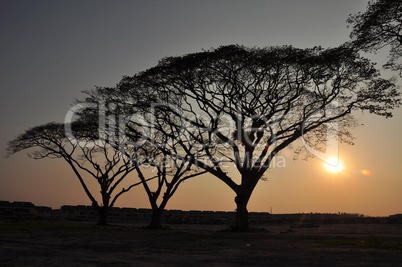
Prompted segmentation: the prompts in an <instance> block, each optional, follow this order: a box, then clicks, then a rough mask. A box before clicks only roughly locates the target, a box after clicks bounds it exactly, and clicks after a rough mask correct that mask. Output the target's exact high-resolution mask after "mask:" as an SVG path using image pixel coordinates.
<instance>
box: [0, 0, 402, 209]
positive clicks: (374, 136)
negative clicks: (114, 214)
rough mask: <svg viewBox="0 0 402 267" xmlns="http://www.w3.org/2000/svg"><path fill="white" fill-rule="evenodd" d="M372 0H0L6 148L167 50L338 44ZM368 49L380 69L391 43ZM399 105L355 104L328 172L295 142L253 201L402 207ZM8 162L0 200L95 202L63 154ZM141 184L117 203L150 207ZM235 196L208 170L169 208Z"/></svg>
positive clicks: (0, 179)
mask: <svg viewBox="0 0 402 267" xmlns="http://www.w3.org/2000/svg"><path fill="white" fill-rule="evenodd" d="M367 3H368V1H366V0H338V1H332V0H302V1H300V0H277V1H247V2H246V1H229V0H226V1H191V2H190V1H163V2H162V1H160V2H153V1H152V2H151V1H148V2H146V1H83V2H81V1H41V0H39V1H4V0H3V1H0V34H1V40H2V41H1V42H0V59H1V61H0V66H1V72H0V84H1V87H0V88H1V90H0V91H1V97H0V101H1V105H0V109H1V112H0V114H1V115H0V122H1V125H2V127H1V131H0V141H1V146H0V148H1V150H2V153H1V155H5V149H6V145H7V142H8V141H10V140H12V139H13V138H14V137H16V136H17V135H18V134H20V133H22V132H23V131H24V130H26V129H28V128H30V127H33V126H38V125H40V124H44V123H48V122H51V121H55V122H64V118H65V116H66V113H67V112H68V110H69V108H70V107H71V104H72V103H73V100H74V99H80V98H82V97H83V96H84V95H83V94H82V93H81V91H82V90H89V89H93V88H94V87H95V86H114V85H115V84H117V83H118V82H119V81H120V79H121V78H122V77H123V76H124V75H134V74H135V73H137V72H139V71H142V70H145V69H148V68H150V67H153V66H155V65H156V64H157V63H158V60H160V59H162V58H163V57H165V56H180V55H184V54H187V53H192V52H199V51H201V50H202V49H210V48H212V47H214V48H216V47H218V46H221V45H229V44H240V45H245V46H257V47H264V46H271V45H292V46H295V47H300V48H307V47H313V46H322V47H324V48H327V47H336V46H338V45H341V44H342V43H344V42H346V41H348V40H349V33H350V31H351V29H350V28H349V29H348V28H347V23H346V19H347V17H348V15H349V14H356V13H357V12H359V11H360V12H364V11H365V10H366V7H367ZM367 56H368V57H370V58H372V59H373V60H375V61H376V62H378V64H377V66H378V68H380V67H381V65H382V64H383V63H385V62H386V60H387V50H386V49H383V50H381V51H380V52H379V53H378V54H375V55H374V54H373V55H371V54H370V55H367ZM381 72H382V73H383V74H384V75H385V76H386V77H389V76H390V75H396V73H389V72H386V71H384V70H381ZM398 85H401V80H400V79H399V80H398ZM393 114H394V117H393V118H391V119H385V118H380V117H378V116H375V115H371V114H368V113H356V114H355V115H356V117H357V118H358V119H359V124H363V125H360V126H359V127H357V128H355V129H352V133H353V135H354V136H355V137H356V139H355V140H354V142H355V145H353V146H351V145H346V144H340V146H339V158H340V159H341V161H342V164H343V165H344V166H343V169H342V170H340V171H337V172H331V171H328V170H327V169H326V168H325V166H324V165H323V161H321V160H320V159H317V158H310V159H308V160H303V158H299V159H297V160H293V154H292V152H291V151H289V150H285V151H282V153H281V154H280V156H281V158H280V159H281V160H284V162H281V164H279V159H278V161H277V162H276V163H277V165H278V166H275V164H274V166H273V168H271V169H269V170H268V171H267V172H266V174H265V178H266V179H267V181H260V182H259V184H258V185H257V187H256V189H255V191H254V193H253V195H252V197H251V200H250V202H249V205H248V210H249V211H251V212H252V211H259V212H269V211H270V209H271V208H272V211H273V213H298V212H325V213H326V212H330V213H336V212H347V213H361V214H366V215H371V216H386V215H391V214H396V213H402V205H401V203H402V164H401V159H402V152H401V148H402V139H401V137H400V132H401V131H402V124H401V120H402V109H401V108H399V109H396V110H394V112H393ZM274 163H275V161H274ZM283 163H285V164H284V165H285V166H283ZM0 168H1V173H0V200H7V201H29V202H33V203H34V204H35V205H41V206H51V207H53V208H59V207H60V206H61V205H90V204H91V203H90V201H89V199H88V198H87V196H86V195H85V193H84V191H83V189H82V187H81V186H80V184H79V182H78V180H77V178H76V177H75V176H74V174H73V172H72V171H71V170H70V169H69V167H68V166H67V164H66V163H65V162H64V161H63V160H58V159H43V160H33V159H31V158H28V157H27V155H26V151H23V152H19V153H17V154H15V155H13V156H12V157H10V158H4V157H1V158H0ZM133 175H134V174H133ZM95 185H96V184H95V183H92V186H95ZM96 190H98V189H96ZM143 191H144V190H143V188H141V187H136V188H135V189H133V190H132V191H130V192H129V193H128V194H126V195H123V196H122V197H121V198H120V199H119V200H118V201H117V202H116V204H115V206H117V207H134V208H150V205H149V203H148V200H147V197H146V194H145V193H144V192H143ZM234 197H235V195H234V193H233V192H232V191H231V190H230V189H229V188H228V186H226V185H225V184H223V183H222V182H221V181H219V180H218V179H216V178H214V177H212V176H211V175H203V176H202V177H199V178H196V179H193V180H188V181H186V182H185V183H184V184H183V185H181V187H180V188H179V189H178V191H177V192H176V194H175V195H174V196H173V198H172V199H171V200H170V202H169V204H168V206H167V209H181V210H216V211H218V210H227V211H233V210H234V209H235V203H234V201H233V198H234Z"/></svg>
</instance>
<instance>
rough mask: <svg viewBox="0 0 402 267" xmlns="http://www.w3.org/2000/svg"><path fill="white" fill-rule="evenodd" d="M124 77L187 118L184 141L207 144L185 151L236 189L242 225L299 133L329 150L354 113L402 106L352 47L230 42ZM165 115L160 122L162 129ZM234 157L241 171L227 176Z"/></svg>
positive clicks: (241, 227)
mask: <svg viewBox="0 0 402 267" xmlns="http://www.w3.org/2000/svg"><path fill="white" fill-rule="evenodd" d="M125 84H126V86H124V92H128V93H130V91H132V92H133V95H137V94H138V91H141V92H146V95H148V96H149V99H152V101H155V102H156V103H157V105H155V108H154V112H156V111H155V110H159V111H161V112H164V113H169V114H171V115H170V116H175V117H176V121H177V122H180V123H175V122H174V121H172V120H171V121H170V122H171V123H170V127H176V128H177V130H176V133H177V134H176V137H175V138H176V139H178V140H189V141H191V142H192V143H193V144H194V145H192V147H195V148H197V149H199V148H202V153H198V154H192V151H188V150H185V149H184V150H183V151H181V152H182V153H185V154H186V153H190V154H192V155H193V156H192V157H190V159H191V160H192V162H193V163H194V164H195V165H197V166H198V167H200V168H202V169H204V170H206V171H208V172H210V173H211V174H213V175H215V176H216V177H217V178H218V179H220V180H221V181H223V182H224V183H226V184H227V185H228V186H229V187H230V188H231V189H232V190H233V191H234V192H235V194H236V197H235V203H236V225H235V226H234V229H235V230H237V231H247V230H248V229H249V225H248V210H247V204H248V202H249V199H250V197H251V195H252V192H253V190H254V188H255V186H256V185H257V183H258V181H259V180H260V179H261V178H262V177H263V175H264V174H265V172H266V170H267V169H268V168H269V167H270V164H271V162H272V159H273V158H274V157H275V156H276V155H277V154H278V153H279V152H280V151H281V150H283V149H284V148H287V147H290V145H292V144H294V142H295V141H296V140H299V139H301V138H303V139H304V140H306V142H308V144H309V145H310V146H311V147H314V148H317V149H322V144H323V142H325V141H326V140H327V139H328V135H329V133H330V132H335V134H336V136H337V138H338V139H339V140H340V141H345V142H349V143H351V133H350V131H349V130H350V128H351V127H352V126H353V125H354V119H353V116H351V112H352V111H354V110H368V111H369V112H371V113H374V114H377V115H380V116H384V117H387V118H388V117H390V116H392V114H391V110H392V109H393V108H394V107H395V106H397V105H398V104H399V98H398V97H399V93H398V92H397V91H396V89H395V86H394V84H393V83H392V82H391V81H389V80H385V79H382V78H380V77H379V73H378V71H377V70H376V69H375V68H374V66H373V64H372V63H371V62H370V61H369V60H367V59H365V58H362V57H360V56H359V55H358V54H357V53H356V52H355V51H354V50H353V49H350V48H348V47H347V46H341V47H338V48H334V49H327V50H324V49H322V48H319V47H315V48H312V49H296V48H293V47H291V46H280V47H267V48H246V47H243V46H238V45H230V46H223V47H219V48H218V49H211V50H208V51H203V52H200V53H193V54H187V55H184V56H179V57H167V58H164V59H162V60H161V61H160V62H159V64H158V65H157V66H155V67H153V68H150V69H148V70H146V71H144V72H141V73H139V74H137V75H135V76H133V77H131V78H130V77H126V78H125ZM172 105H175V107H174V108H172ZM162 118H163V117H159V119H156V120H154V121H153V124H152V128H153V129H156V130H158V131H159V132H161V133H163V132H165V130H164V127H165V125H164V124H160V119H162ZM330 123H336V124H337V125H338V127H337V128H336V129H335V128H332V127H331V124H330ZM148 140H149V141H152V138H149V139H148ZM180 156H181V157H183V156H184V154H182V155H180ZM229 163H230V164H233V165H234V166H235V169H236V170H237V172H238V174H237V175H232V174H230V175H229V174H228V172H227V171H226V170H227V167H228V164H229Z"/></svg>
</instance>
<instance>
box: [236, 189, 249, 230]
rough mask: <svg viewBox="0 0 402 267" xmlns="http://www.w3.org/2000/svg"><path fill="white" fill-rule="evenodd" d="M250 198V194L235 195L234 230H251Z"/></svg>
mask: <svg viewBox="0 0 402 267" xmlns="http://www.w3.org/2000/svg"><path fill="white" fill-rule="evenodd" d="M249 199H250V194H238V195H237V196H236V197H235V202H236V207H237V208H236V224H235V226H234V229H233V230H234V231H236V232H247V231H248V230H249V225H248V210H247V203H248V201H249Z"/></svg>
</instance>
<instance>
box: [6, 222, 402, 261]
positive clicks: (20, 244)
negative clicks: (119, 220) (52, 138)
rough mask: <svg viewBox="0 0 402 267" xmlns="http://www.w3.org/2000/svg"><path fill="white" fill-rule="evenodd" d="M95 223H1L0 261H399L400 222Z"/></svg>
mask: <svg viewBox="0 0 402 267" xmlns="http://www.w3.org/2000/svg"><path fill="white" fill-rule="evenodd" d="M169 227H170V229H166V230H157V231H156V230H145V229H142V228H141V227H140V226H133V225H120V226H107V227H98V226H93V225H89V224H85V223H77V222H46V221H34V222H17V223H10V222H2V223H0V266H162V265H163V266H169V265H171V266H189V265H192V266H204V265H205V266H324V265H325V266H402V225H400V224H399V225H398V224H381V225H366V224H354V225H344V224H343V225H321V226H320V227H314V228H292V229H290V228H289V226H288V225H268V226H265V227H264V228H265V230H264V231H262V230H255V231H254V232H251V233H230V232H225V231H222V230H224V229H225V226H222V225H220V226H218V225H215V226H213V225H212V226H210V225H208V226H204V225H172V226H169Z"/></svg>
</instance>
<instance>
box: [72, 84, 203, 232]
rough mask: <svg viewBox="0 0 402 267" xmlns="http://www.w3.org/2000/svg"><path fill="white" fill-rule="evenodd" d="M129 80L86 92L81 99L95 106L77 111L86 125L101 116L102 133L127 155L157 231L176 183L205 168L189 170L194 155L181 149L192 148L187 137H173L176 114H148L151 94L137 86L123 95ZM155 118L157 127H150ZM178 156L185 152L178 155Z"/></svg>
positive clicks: (150, 108) (151, 225)
mask: <svg viewBox="0 0 402 267" xmlns="http://www.w3.org/2000/svg"><path fill="white" fill-rule="evenodd" d="M127 82H128V83H129V82H130V79H127V78H123V79H122V81H121V82H120V83H119V84H118V85H117V86H116V88H117V89H116V88H102V87H98V88H96V89H95V90H91V91H86V92H85V93H86V94H87V97H86V98H85V99H84V100H83V101H80V103H82V104H83V105H87V106H91V107H93V108H86V109H83V110H82V111H81V112H80V113H79V114H80V116H81V118H85V121H87V123H91V122H92V121H97V120H98V121H102V120H103V119H102V118H104V126H103V133H102V136H104V137H106V138H105V140H106V141H107V142H108V144H109V145H111V146H113V147H114V148H115V149H116V150H118V151H120V152H121V153H122V155H125V156H126V157H127V158H129V159H130V162H129V163H130V164H132V166H133V167H134V168H135V169H136V172H137V174H138V177H139V178H140V180H141V182H142V185H143V187H144V189H145V192H146V193H147V196H148V199H149V202H150V205H151V208H152V217H151V222H150V224H149V228H150V229H159V228H161V227H162V225H161V218H162V215H163V211H164V209H165V207H166V205H167V203H168V201H169V200H170V198H171V197H172V196H173V195H174V193H175V192H176V190H177V189H178V188H179V185H180V184H181V183H183V182H184V181H186V180H188V179H190V178H194V177H196V176H199V175H201V174H203V173H205V171H199V170H197V169H195V168H193V162H192V161H191V160H189V158H190V157H192V154H190V153H182V150H183V149H186V150H188V151H192V152H193V153H195V151H194V150H192V147H191V146H192V145H193V144H191V142H189V140H184V139H177V138H176V137H177V134H179V132H178V127H172V126H173V125H177V123H180V121H178V120H177V117H175V116H174V114H170V113H169V112H164V111H163V109H160V108H158V109H157V112H152V110H153V109H154V106H155V105H154V104H152V102H153V101H155V98H154V97H153V96H152V95H149V94H148V93H147V92H146V91H142V92H141V90H140V88H136V90H135V91H134V90H131V91H130V92H129V95H127V94H126V93H127V92H125V89H124V88H126V87H127V86H128V84H127ZM155 111H156V110H155ZM98 114H102V115H101V116H99V115H98ZM99 117H100V118H99ZM156 121H157V122H158V126H159V127H153V122H156ZM161 129H162V130H163V131H161ZM144 132H146V134H144ZM151 133H152V134H151ZM145 136H146V138H144V137H145ZM179 150H180V151H179ZM181 154H184V156H183V157H178V156H177V155H181ZM151 180H152V181H151Z"/></svg>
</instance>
